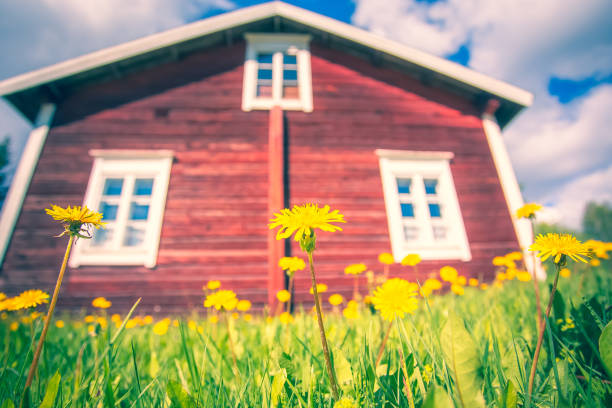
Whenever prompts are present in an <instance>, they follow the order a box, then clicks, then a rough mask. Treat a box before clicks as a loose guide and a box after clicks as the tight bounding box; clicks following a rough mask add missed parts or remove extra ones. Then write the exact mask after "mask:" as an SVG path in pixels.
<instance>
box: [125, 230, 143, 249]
mask: <svg viewBox="0 0 612 408" xmlns="http://www.w3.org/2000/svg"><path fill="white" fill-rule="evenodd" d="M144 235H145V231H144V228H137V227H132V226H128V227H127V228H126V230H125V239H124V240H123V246H127V247H134V246H139V245H141V244H142V243H143V242H144Z"/></svg>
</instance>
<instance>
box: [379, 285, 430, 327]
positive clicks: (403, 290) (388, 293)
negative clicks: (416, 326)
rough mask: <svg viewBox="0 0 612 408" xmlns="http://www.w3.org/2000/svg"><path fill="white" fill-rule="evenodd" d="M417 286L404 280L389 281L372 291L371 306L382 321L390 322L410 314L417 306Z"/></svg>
mask: <svg viewBox="0 0 612 408" xmlns="http://www.w3.org/2000/svg"><path fill="white" fill-rule="evenodd" d="M418 289H419V286H418V285H417V284H416V283H411V282H408V281H406V280H404V279H400V278H393V279H389V280H388V281H386V282H385V283H383V284H382V286H379V287H377V288H376V290H375V291H374V294H373V296H372V304H373V305H374V308H375V309H376V310H378V311H380V314H381V316H382V317H383V319H385V320H387V321H390V322H392V321H393V319H395V318H396V317H399V318H402V317H404V314H406V313H410V314H412V313H413V312H414V311H415V310H416V309H417V306H418V301H417V299H416V295H417V292H418Z"/></svg>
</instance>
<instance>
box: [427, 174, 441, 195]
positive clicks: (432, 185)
mask: <svg viewBox="0 0 612 408" xmlns="http://www.w3.org/2000/svg"><path fill="white" fill-rule="evenodd" d="M423 185H424V187H425V194H427V195H435V194H438V179H431V178H429V179H427V178H426V179H423Z"/></svg>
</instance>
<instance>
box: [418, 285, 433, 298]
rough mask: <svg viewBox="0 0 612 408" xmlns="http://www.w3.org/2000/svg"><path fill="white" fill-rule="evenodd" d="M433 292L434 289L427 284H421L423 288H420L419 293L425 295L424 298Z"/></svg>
mask: <svg viewBox="0 0 612 408" xmlns="http://www.w3.org/2000/svg"><path fill="white" fill-rule="evenodd" d="M432 292H433V290H432V289H431V288H429V287H427V286H425V285H423V286H421V288H420V289H419V294H420V295H421V297H424V298H426V297H428V296H429V295H431V293H432Z"/></svg>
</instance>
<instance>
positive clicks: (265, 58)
mask: <svg viewBox="0 0 612 408" xmlns="http://www.w3.org/2000/svg"><path fill="white" fill-rule="evenodd" d="M257 62H258V63H260V64H271V63H272V54H257Z"/></svg>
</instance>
